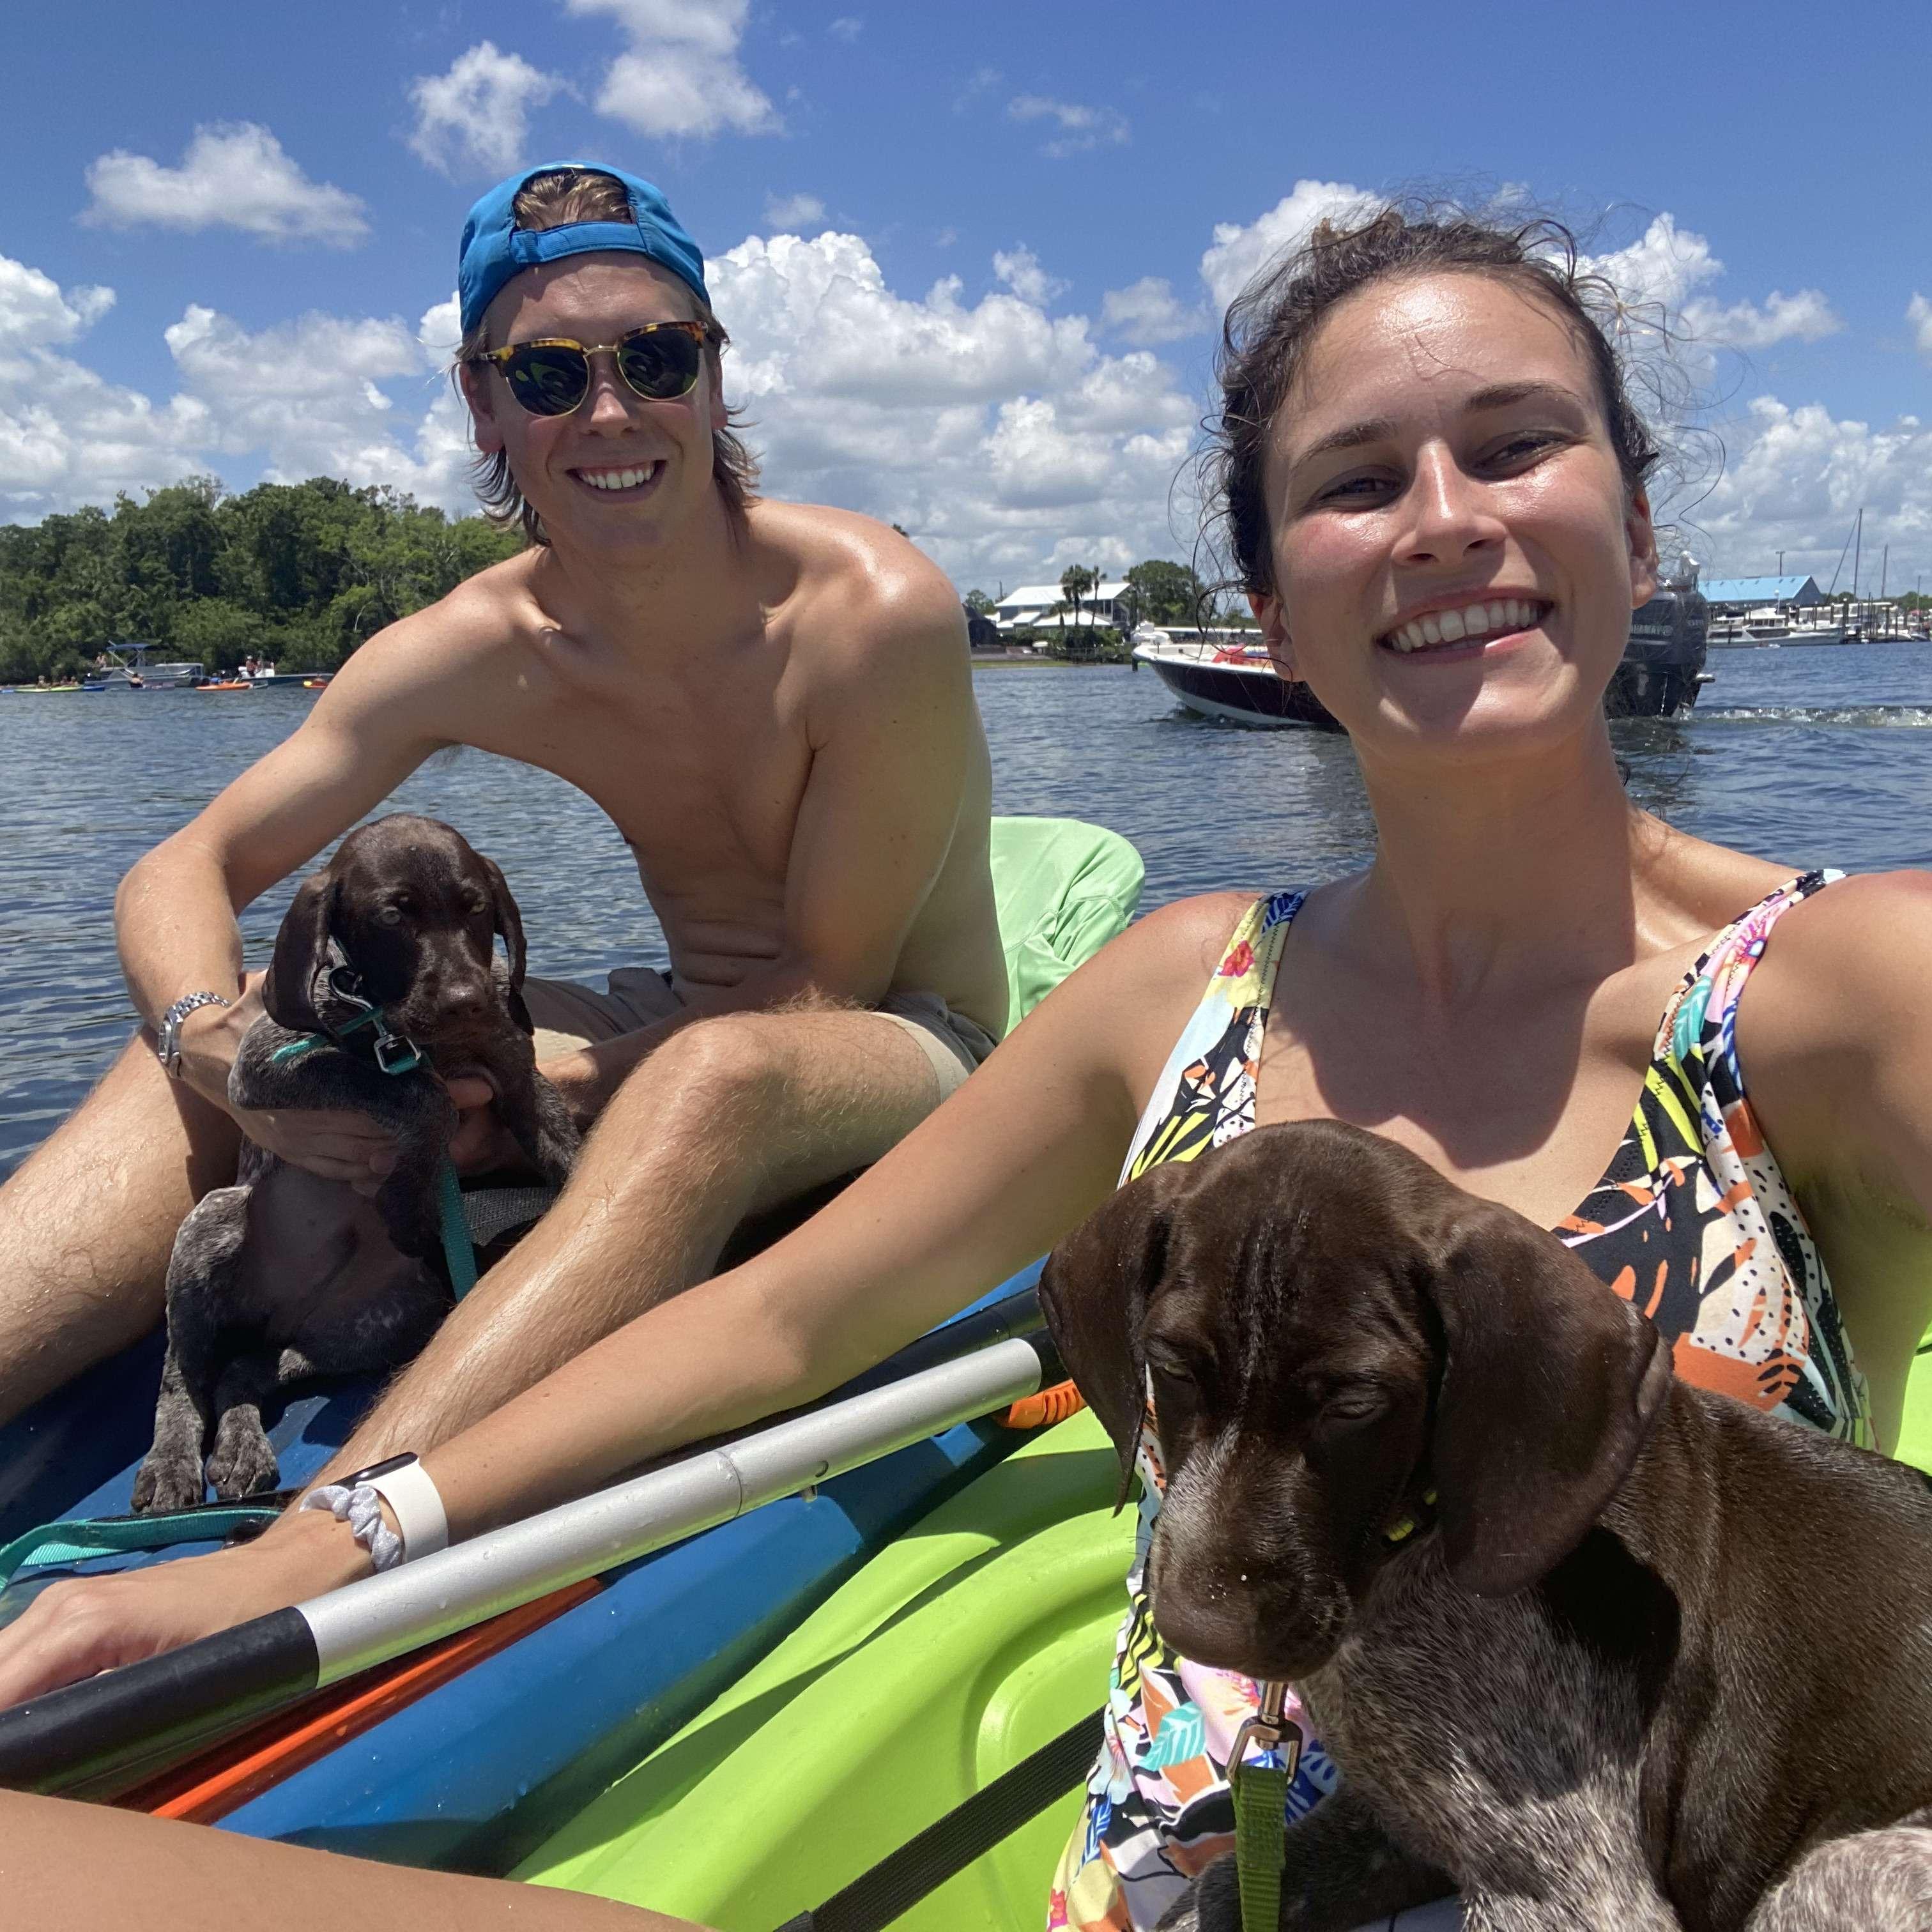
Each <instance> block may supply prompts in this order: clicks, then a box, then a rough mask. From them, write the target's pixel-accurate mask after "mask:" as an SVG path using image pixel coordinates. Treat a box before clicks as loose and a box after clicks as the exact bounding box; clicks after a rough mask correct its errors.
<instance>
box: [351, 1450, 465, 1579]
mask: <svg viewBox="0 0 1932 1932" xmlns="http://www.w3.org/2000/svg"><path fill="white" fill-rule="evenodd" d="M344 1485H345V1487H352V1488H353V1487H362V1486H365V1485H366V1486H367V1487H368V1488H370V1489H372V1490H374V1491H375V1492H376V1493H377V1495H378V1496H380V1497H381V1498H382V1499H383V1502H386V1503H387V1504H388V1505H389V1511H390V1514H392V1515H393V1516H394V1517H395V1519H396V1529H397V1531H398V1533H399V1534H400V1535H401V1537H402V1539H403V1561H404V1562H405V1563H408V1562H413V1561H414V1559H416V1558H417V1557H419V1556H434V1554H435V1553H436V1552H437V1550H446V1549H447V1548H448V1547H449V1517H447V1516H446V1515H445V1514H443V1495H442V1492H441V1491H440V1490H438V1489H437V1486H436V1484H435V1483H434V1481H432V1480H431V1477H430V1473H429V1472H428V1470H427V1469H425V1468H424V1467H423V1466H422V1463H419V1461H418V1460H416V1456H415V1455H414V1454H413V1453H411V1454H405V1455H401V1456H392V1457H390V1459H389V1460H388V1461H387V1462H386V1463H377V1464H376V1465H375V1466H374V1467H373V1468H371V1469H359V1470H358V1471H357V1472H356V1474H355V1475H353V1476H349V1477H345V1478H344Z"/></svg>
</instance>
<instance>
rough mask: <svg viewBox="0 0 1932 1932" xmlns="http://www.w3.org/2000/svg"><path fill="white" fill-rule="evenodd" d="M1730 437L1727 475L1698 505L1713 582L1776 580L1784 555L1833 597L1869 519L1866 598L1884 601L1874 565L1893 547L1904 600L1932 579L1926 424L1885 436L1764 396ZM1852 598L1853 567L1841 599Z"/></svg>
mask: <svg viewBox="0 0 1932 1932" xmlns="http://www.w3.org/2000/svg"><path fill="white" fill-rule="evenodd" d="M1724 437H1725V442H1726V458H1725V463H1724V474H1723V475H1722V476H1721V478H1719V479H1718V481H1717V483H1716V484H1715V485H1714V486H1713V487H1712V490H1711V492H1710V493H1709V496H1707V497H1706V498H1705V499H1704V500H1703V502H1701V503H1700V504H1699V505H1697V508H1696V510H1695V512H1694V515H1695V526H1694V529H1692V530H1691V532H1690V537H1691V547H1692V549H1693V550H1697V552H1698V554H1699V555H1700V556H1703V555H1706V550H1704V549H1703V548H1700V538H1702V540H1703V542H1704V543H1706V544H1708V545H1709V552H1708V554H1709V556H1710V558H1711V559H1712V560H1711V562H1710V564H1709V566H1708V567H1707V574H1709V575H1712V576H1719V575H1727V576H1728V575H1738V576H1742V575H1745V574H1759V573H1768V572H1769V571H1771V570H1772V568H1774V567H1775V564H1776V562H1777V556H1776V553H1777V552H1778V551H1780V550H1782V551H1783V552H1784V559H1785V568H1786V569H1787V571H1794V572H1796V571H1808V572H1809V573H1810V574H1811V575H1813V576H1814V577H1817V580H1818V581H1819V583H1820V584H1821V585H1822V586H1825V587H1826V588H1828V589H1829V587H1830V586H1831V583H1832V572H1833V571H1834V569H1835V568H1836V567H1837V565H1838V559H1839V556H1840V553H1841V551H1842V550H1843V547H1844V544H1845V539H1846V536H1847V535H1849V532H1850V531H1851V528H1852V520H1853V518H1854V517H1855V516H1856V515H1857V514H1858V511H1859V510H1860V509H1863V510H1864V560H1865V567H1866V572H1867V574H1866V576H1865V577H1864V578H1862V579H1861V582H1860V586H1859V587H1860V589H1861V590H1864V591H1866V592H1868V593H1869V592H1875V591H1876V589H1877V586H1878V579H1877V573H1876V571H1875V570H1874V569H1873V559H1875V558H1876V557H1877V556H1879V553H1880V552H1881V551H1882V549H1883V547H1884V546H1885V545H1887V544H1889V545H1890V546H1891V579H1890V587H1891V589H1893V590H1894V591H1897V590H1899V589H1910V588H1911V586H1912V578H1913V577H1914V576H1915V575H1916V574H1918V572H1920V571H1926V572H1928V573H1932V428H1927V426H1926V425H1924V424H1922V423H1921V422H1918V420H1917V419H1916V418H1915V417H1912V416H1902V417H1900V419H1898V420H1897V422H1894V423H1892V424H1891V425H1888V426H1887V427H1885V428H1874V427H1873V426H1872V425H1870V424H1868V423H1864V422H1858V421H1857V420H1856V419H1852V418H1838V417H1835V416H1832V413H1831V412H1830V411H1829V410H1827V409H1826V408H1825V407H1823V405H1822V404H1816V403H1808V404H1801V405H1799V406H1797V407H1793V406H1791V405H1790V404H1786V403H1784V402H1781V401H1779V400H1778V398H1776V397H1774V396H1760V397H1759V398H1757V399H1756V400H1755V401H1753V402H1752V403H1751V404H1750V406H1749V407H1748V409H1747V410H1746V411H1745V413H1744V415H1743V416H1742V418H1741V419H1739V420H1738V421H1736V422H1733V423H1730V424H1728V425H1726V427H1725V430H1724ZM1851 587H1852V565H1851V561H1850V559H1849V557H1848V558H1846V560H1845V563H1844V566H1843V574H1842V575H1841V577H1840V578H1839V580H1838V589H1841V590H1849V589H1850V588H1851Z"/></svg>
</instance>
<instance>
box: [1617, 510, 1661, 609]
mask: <svg viewBox="0 0 1932 1932" xmlns="http://www.w3.org/2000/svg"><path fill="white" fill-rule="evenodd" d="M1624 533H1625V535H1626V536H1627V537H1628V538H1629V540H1630V556H1631V609H1632V610H1636V609H1637V608H1638V607H1640V605H1643V604H1648V603H1649V601H1650V600H1651V599H1652V598H1653V597H1655V595H1657V582H1658V565H1657V525H1656V523H1655V521H1654V520H1652V516H1651V514H1650V498H1649V496H1648V495H1647V494H1646V493H1645V492H1644V491H1643V490H1641V489H1637V490H1632V491H1631V493H1630V502H1629V504H1628V507H1627V508H1625V511H1624Z"/></svg>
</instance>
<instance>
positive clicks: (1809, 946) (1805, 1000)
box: [1738, 871, 1932, 1445]
mask: <svg viewBox="0 0 1932 1932" xmlns="http://www.w3.org/2000/svg"><path fill="white" fill-rule="evenodd" d="M1738 1057H1739V1063H1740V1064H1741V1065H1742V1067H1743V1068H1744V1070H1745V1076H1746V1078H1747V1079H1748V1082H1749V1088H1750V1093H1751V1106H1752V1108H1753V1110H1754V1112H1755V1113H1756V1115H1757V1120H1758V1124H1759V1125H1760V1127H1761V1128H1762V1130H1763V1133H1764V1136H1765V1139H1766V1141H1767V1142H1768V1143H1769V1145H1770V1146H1771V1148H1772V1150H1773V1151H1774V1152H1775V1154H1777V1156H1778V1164H1779V1166H1781V1168H1782V1169H1783V1170H1784V1175H1785V1178H1786V1179H1787V1181H1789V1182H1790V1184H1791V1187H1792V1189H1793V1192H1794V1193H1795V1194H1796V1196H1797V1197H1798V1199H1799V1202H1800V1204H1801V1205H1802V1207H1803V1208H1804V1210H1805V1218H1806V1220H1807V1221H1808V1223H1809V1224H1810V1226H1811V1232H1812V1233H1813V1235H1814V1236H1815V1237H1816V1238H1817V1242H1818V1244H1819V1248H1820V1252H1821V1253H1822V1254H1823V1256H1824V1259H1825V1263H1826V1268H1827V1269H1828V1270H1829V1272H1830V1274H1831V1278H1832V1289H1833V1292H1834V1294H1835V1296H1836V1298H1837V1300H1838V1306H1839V1310H1840V1313H1841V1315H1842V1316H1843V1320H1844V1324H1845V1330H1846V1334H1847V1335H1848V1336H1849V1337H1850V1339H1851V1342H1852V1347H1853V1349H1855V1352H1856V1353H1857V1355H1858V1363H1859V1366H1860V1367H1861V1369H1862V1370H1864V1373H1865V1376H1866V1378H1867V1381H1868V1382H1869V1384H1870V1389H1871V1395H1872V1406H1873V1417H1874V1420H1875V1421H1876V1423H1877V1425H1878V1429H1879V1439H1880V1440H1881V1442H1884V1443H1885V1444H1887V1445H1890V1444H1891V1443H1892V1442H1894V1441H1895V1439H1896V1436H1897V1424H1898V1418H1899V1415H1900V1411H1901V1409H1902V1408H1903V1402H1904V1394H1905V1382H1906V1376H1907V1374H1908V1373H1909V1370H1910V1368H1911V1365H1912V1355H1913V1351H1914V1350H1915V1349H1916V1347H1917V1346H1918V1340H1919V1338H1920V1337H1921V1335H1922V1334H1924V1332H1925V1330H1926V1328H1927V1325H1928V1324H1932V873H1926V872H1916V871H1912V872H1890V873H1882V874H1873V875H1871V876H1869V877H1859V878H1852V879H1846V880H1843V882H1842V883H1840V884H1838V885H1835V886H1831V887H1829V888H1828V889H1826V891H1824V892H1820V893H1819V894H1817V895H1816V896H1815V897H1814V898H1812V899H1811V900H1809V901H1807V902H1806V904H1804V905H1802V906H1799V907H1796V908H1794V909H1793V910H1792V911H1791V912H1790V913H1787V915H1786V916H1785V917H1784V919H1782V920H1781V922H1779V924H1778V929H1777V930H1776V932H1775V933H1774V934H1773V935H1772V939H1771V941H1770V944H1769V945H1768V946H1767V947H1766V951H1765V956H1764V959H1763V962H1762V963H1761V964H1760V965H1759V967H1758V968H1757V971H1755V972H1754V974H1753V975H1752V977H1751V983H1750V985H1749V986H1748V987H1747V988H1746V989H1745V995H1744V998H1743V1001H1742V1003H1741V1004H1740V1006H1739V1011H1738Z"/></svg>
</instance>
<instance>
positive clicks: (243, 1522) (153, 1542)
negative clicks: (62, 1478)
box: [0, 1499, 282, 1590]
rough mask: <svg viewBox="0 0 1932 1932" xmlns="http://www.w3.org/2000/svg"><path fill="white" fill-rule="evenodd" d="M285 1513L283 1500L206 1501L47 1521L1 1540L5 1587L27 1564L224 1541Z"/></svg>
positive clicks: (0, 1580)
mask: <svg viewBox="0 0 1932 1932" xmlns="http://www.w3.org/2000/svg"><path fill="white" fill-rule="evenodd" d="M281 1513H282V1505H281V1503H280V1502H270V1501H267V1500H266V1499H265V1500H263V1501H262V1502H242V1503H202V1504H200V1505H197V1506H196V1508H193V1509H184V1510H157V1511H155V1512H154V1514H153V1515H151V1516H104V1517H95V1518H94V1519H92V1520H75V1521H73V1522H69V1523H43V1524H42V1525H41V1526H40V1528H39V1529H30V1530H28V1531H27V1532H26V1534H25V1535H20V1536H17V1537H15V1538H14V1539H13V1541H12V1542H11V1543H9V1544H4V1545H0V1590H4V1589H5V1588H6V1587H7V1585H8V1584H9V1583H11V1582H12V1581H13V1577H14V1575H15V1574H16V1573H17V1572H18V1571H22V1570H45V1569H64V1568H67V1567H68V1566H69V1565H72V1564H76V1563H85V1562H88V1561H89V1559H91V1558H93V1557H96V1556H123V1555H124V1554H125V1553H127V1552H128V1551H130V1550H171V1549H172V1548H173V1547H175V1544H181V1543H225V1542H226V1541H228V1540H229V1538H231V1537H233V1536H236V1535H240V1534H242V1533H243V1532H251V1533H259V1532H261V1531H263V1530H265V1529H267V1528H268V1526H269V1524H270V1523H273V1522H274V1521H275V1519H276V1518H277V1517H278V1516H280V1515H281Z"/></svg>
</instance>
